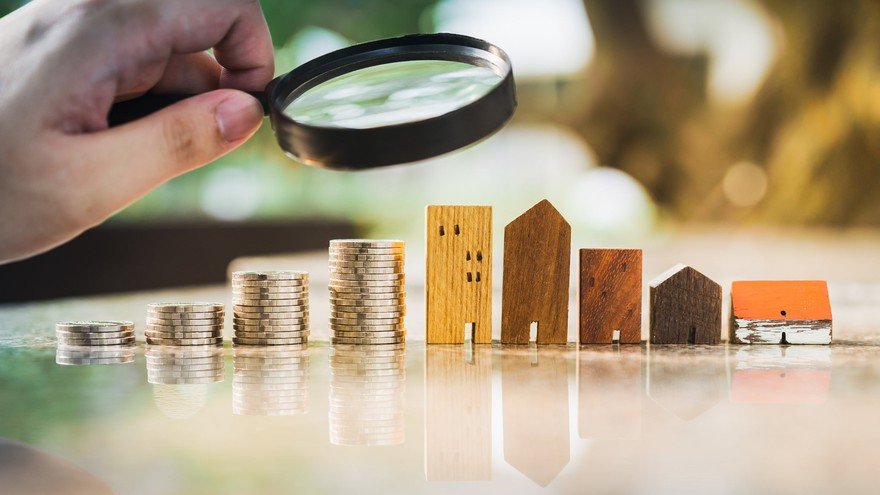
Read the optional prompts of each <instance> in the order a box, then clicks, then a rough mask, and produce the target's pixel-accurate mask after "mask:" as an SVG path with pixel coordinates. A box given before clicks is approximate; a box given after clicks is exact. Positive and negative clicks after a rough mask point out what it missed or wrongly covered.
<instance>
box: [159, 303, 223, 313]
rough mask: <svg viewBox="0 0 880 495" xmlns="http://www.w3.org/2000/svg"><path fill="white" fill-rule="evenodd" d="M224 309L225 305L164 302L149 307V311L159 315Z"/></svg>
mask: <svg viewBox="0 0 880 495" xmlns="http://www.w3.org/2000/svg"><path fill="white" fill-rule="evenodd" d="M223 308H224V306H223V303H213V302H163V303H150V304H148V305H147V309H149V310H150V311H153V312H157V313H210V312H214V311H223Z"/></svg>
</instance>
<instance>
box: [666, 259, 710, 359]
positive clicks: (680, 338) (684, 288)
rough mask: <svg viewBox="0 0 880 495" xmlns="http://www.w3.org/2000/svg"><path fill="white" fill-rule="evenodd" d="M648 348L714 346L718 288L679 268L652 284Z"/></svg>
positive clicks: (692, 272) (674, 268)
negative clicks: (695, 345) (657, 345)
mask: <svg viewBox="0 0 880 495" xmlns="http://www.w3.org/2000/svg"><path fill="white" fill-rule="evenodd" d="M650 287H651V294H650V297H651V301H650V302H651V313H650V319H651V324H650V327H651V328H650V333H651V344H717V343H718V342H719V341H720V340H721V286H720V285H718V284H717V283H715V282H714V281H713V280H712V279H710V278H709V277H707V276H705V275H703V274H702V273H700V272H698V271H697V270H694V269H693V268H691V267H689V266H685V265H682V264H678V265H676V266H674V267H672V268H670V269H669V270H667V271H666V272H665V273H663V274H662V275H660V276H659V277H657V278H656V279H654V280H653V281H652V282H651V284H650Z"/></svg>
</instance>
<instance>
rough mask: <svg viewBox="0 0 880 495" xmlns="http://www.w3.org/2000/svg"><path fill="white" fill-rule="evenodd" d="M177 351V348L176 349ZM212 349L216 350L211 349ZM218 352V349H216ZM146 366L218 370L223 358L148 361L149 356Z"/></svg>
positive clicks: (219, 356)
mask: <svg viewBox="0 0 880 495" xmlns="http://www.w3.org/2000/svg"><path fill="white" fill-rule="evenodd" d="M177 349H179V347H178V348H177ZM213 349H217V348H216V347H213ZM218 350H220V349H218ZM147 366H150V367H153V368H162V367H165V366H180V367H189V366H212V367H215V368H219V367H221V366H223V358H222V356H221V355H220V354H218V355H217V356H214V357H199V358H189V359H174V358H171V359H166V358H155V357H154V358H153V359H150V356H147Z"/></svg>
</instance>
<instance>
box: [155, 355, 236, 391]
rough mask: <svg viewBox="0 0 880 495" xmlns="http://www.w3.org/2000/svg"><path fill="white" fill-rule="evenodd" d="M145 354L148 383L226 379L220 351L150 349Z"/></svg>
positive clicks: (190, 382) (209, 381)
mask: <svg viewBox="0 0 880 495" xmlns="http://www.w3.org/2000/svg"><path fill="white" fill-rule="evenodd" d="M144 353H145V354H146V358H147V381H148V382H149V383H153V384H163V385H176V384H197V383H199V384H200V383H214V382H221V381H223V378H224V376H225V367H224V366H223V350H222V349H221V348H218V347H187V348H180V347H176V346H174V347H173V346H150V347H147V349H146V351H144Z"/></svg>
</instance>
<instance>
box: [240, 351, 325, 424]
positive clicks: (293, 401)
mask: <svg viewBox="0 0 880 495" xmlns="http://www.w3.org/2000/svg"><path fill="white" fill-rule="evenodd" d="M308 375H309V351H308V349H293V350H291V349H286V348H284V346H281V347H246V346H237V347H235V354H234V355H233V358H232V413H233V414H239V415H247V416H288V415H293V414H304V413H306V412H307V411H308V399H309V396H308V393H309V390H308Z"/></svg>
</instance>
